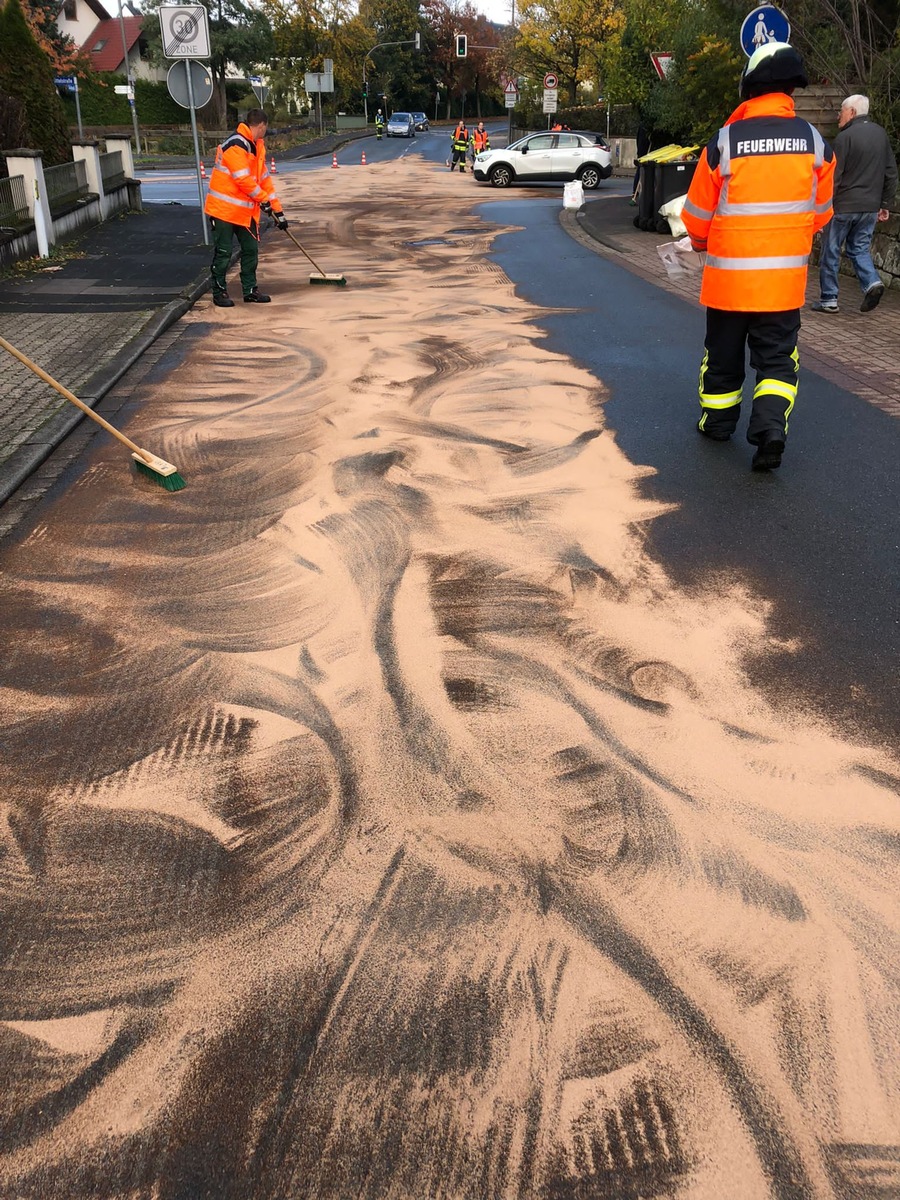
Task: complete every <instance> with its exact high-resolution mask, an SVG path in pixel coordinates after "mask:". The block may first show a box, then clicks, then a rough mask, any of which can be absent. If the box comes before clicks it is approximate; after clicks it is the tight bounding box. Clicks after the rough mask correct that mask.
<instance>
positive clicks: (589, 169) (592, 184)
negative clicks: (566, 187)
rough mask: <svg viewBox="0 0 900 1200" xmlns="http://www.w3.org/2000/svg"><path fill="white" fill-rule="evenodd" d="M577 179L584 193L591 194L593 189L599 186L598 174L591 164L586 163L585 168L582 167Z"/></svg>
mask: <svg viewBox="0 0 900 1200" xmlns="http://www.w3.org/2000/svg"><path fill="white" fill-rule="evenodd" d="M578 178H579V179H580V180H581V186H582V187H583V188H584V190H585V191H586V192H592V191H593V190H594V188H596V187H599V186H600V172H599V171H598V170H597V168H596V167H595V166H594V165H593V163H588V165H587V166H586V167H582V168H581V174H580V175H579V176H578Z"/></svg>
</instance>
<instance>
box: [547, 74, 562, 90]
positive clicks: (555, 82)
mask: <svg viewBox="0 0 900 1200" xmlns="http://www.w3.org/2000/svg"><path fill="white" fill-rule="evenodd" d="M544 87H545V88H555V87H559V78H558V76H556V75H554V74H553V72H552V71H548V72H547V74H546V75H545V76H544Z"/></svg>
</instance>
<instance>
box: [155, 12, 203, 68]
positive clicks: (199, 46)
mask: <svg viewBox="0 0 900 1200" xmlns="http://www.w3.org/2000/svg"><path fill="white" fill-rule="evenodd" d="M159 27H160V31H161V33H162V44H163V54H164V55H165V56H166V58H209V20H208V18H207V14H206V7H205V5H203V4H161V5H160V7H159Z"/></svg>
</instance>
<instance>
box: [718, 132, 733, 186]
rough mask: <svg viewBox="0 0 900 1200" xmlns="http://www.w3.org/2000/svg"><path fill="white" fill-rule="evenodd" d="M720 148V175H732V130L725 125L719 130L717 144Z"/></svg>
mask: <svg viewBox="0 0 900 1200" xmlns="http://www.w3.org/2000/svg"><path fill="white" fill-rule="evenodd" d="M716 145H717V146H718V147H719V174H720V175H730V174H731V130H730V128H729V127H728V126H727V125H723V126H722V128H721V129H720V130H719V137H718V140H717V142H716Z"/></svg>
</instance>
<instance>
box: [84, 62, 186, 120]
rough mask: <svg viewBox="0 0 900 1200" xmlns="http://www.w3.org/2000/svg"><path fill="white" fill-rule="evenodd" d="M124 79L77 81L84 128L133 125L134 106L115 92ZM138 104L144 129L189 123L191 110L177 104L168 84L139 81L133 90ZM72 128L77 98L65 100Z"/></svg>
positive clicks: (103, 77)
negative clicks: (132, 111)
mask: <svg viewBox="0 0 900 1200" xmlns="http://www.w3.org/2000/svg"><path fill="white" fill-rule="evenodd" d="M122 83H123V79H122V76H121V75H112V74H108V73H104V74H99V73H98V74H94V75H91V76H88V78H86V79H79V80H78V90H79V97H80V99H81V120H82V122H83V123H84V124H85V125H130V124H131V106H130V105H129V103H128V98H127V97H126V96H119V95H117V94H116V92H115V88H116V86H117V85H121V84H122ZM134 94H135V104H136V105H137V111H138V117H139V118H140V121H141V124H142V125H150V126H153V125H183V124H185V123H186V122H188V121H189V120H190V117H189V115H188V110H187V109H186V108H182V107H181V105H180V104H176V103H175V101H174V100H173V99H172V97H171V96H170V95H169V89H168V88H167V87H166V85H165V83H157V82H154V81H151V80H149V79H138V80H137V81H136V83H135V88H134ZM63 104H64V105H65V110H66V117H67V118H68V122H69V124H70V125H75V124H76V123H77V118H76V114H75V97H74V96H71V95H69V94H68V93H67V94H66V95H65V96H64V97H63Z"/></svg>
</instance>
